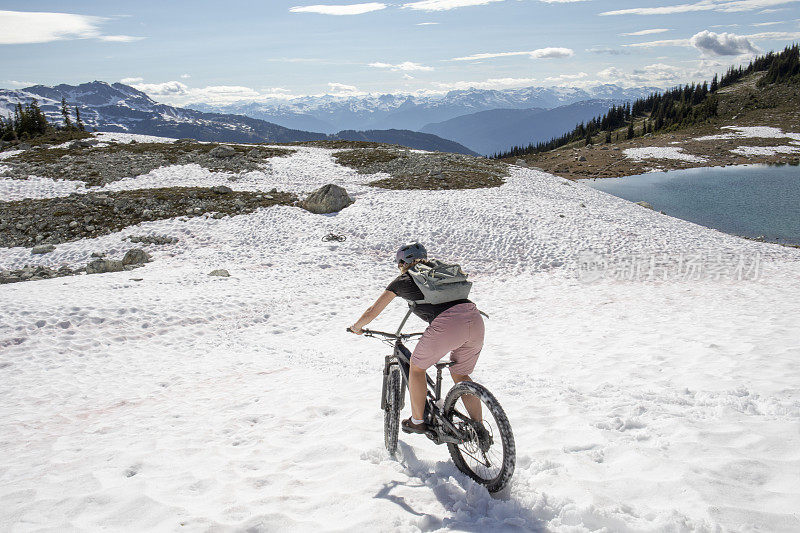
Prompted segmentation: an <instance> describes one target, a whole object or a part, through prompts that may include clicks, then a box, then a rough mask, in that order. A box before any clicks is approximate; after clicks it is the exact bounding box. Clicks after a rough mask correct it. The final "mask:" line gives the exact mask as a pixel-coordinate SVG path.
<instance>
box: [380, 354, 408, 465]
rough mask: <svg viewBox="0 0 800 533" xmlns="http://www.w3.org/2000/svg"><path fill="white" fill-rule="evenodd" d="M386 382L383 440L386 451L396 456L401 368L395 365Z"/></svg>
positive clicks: (400, 401)
mask: <svg viewBox="0 0 800 533" xmlns="http://www.w3.org/2000/svg"><path fill="white" fill-rule="evenodd" d="M386 379H387V383H386V410H385V411H384V412H383V442H384V444H385V445H386V451H387V452H389V455H391V456H394V454H395V452H396V451H397V432H398V430H399V429H400V409H401V408H402V405H401V403H402V394H403V388H402V387H403V378H402V377H401V375H400V368H398V367H397V365H394V366H392V367H391V369H390V370H389V375H388V376H387V378H386Z"/></svg>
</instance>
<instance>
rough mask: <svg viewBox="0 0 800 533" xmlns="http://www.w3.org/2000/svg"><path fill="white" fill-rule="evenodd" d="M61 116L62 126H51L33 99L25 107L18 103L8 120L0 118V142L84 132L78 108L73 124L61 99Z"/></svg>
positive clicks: (68, 110)
mask: <svg viewBox="0 0 800 533" xmlns="http://www.w3.org/2000/svg"><path fill="white" fill-rule="evenodd" d="M61 116H62V118H63V120H64V124H63V125H62V124H53V123H51V122H49V121H48V120H47V117H46V116H45V114H44V113H43V112H42V109H41V108H40V107H39V102H38V101H37V100H36V99H35V98H34V99H33V100H31V102H30V103H27V104H25V105H22V103H19V102H18V103H17V105H16V106H15V107H14V113H13V114H12V115H11V116H9V117H8V118H3V117H2V116H0V140H2V141H25V140H28V139H33V138H35V137H40V136H42V135H47V134H49V133H54V132H83V131H86V126H85V125H84V124H83V120H82V119H81V110H80V108H79V107H78V106H75V122H73V121H72V116H71V113H70V108H69V106H68V105H67V101H66V99H65V98H61Z"/></svg>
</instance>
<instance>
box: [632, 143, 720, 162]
mask: <svg viewBox="0 0 800 533" xmlns="http://www.w3.org/2000/svg"><path fill="white" fill-rule="evenodd" d="M622 153H623V154H625V157H627V158H628V159H634V160H637V161H641V160H642V159H677V160H680V161H688V162H690V163H695V162H698V163H702V162H703V161H706V159H705V158H703V157H700V156H696V155H692V154H687V153H684V151H683V148H678V147H675V146H645V147H642V148H627V149H625V150H623V151H622Z"/></svg>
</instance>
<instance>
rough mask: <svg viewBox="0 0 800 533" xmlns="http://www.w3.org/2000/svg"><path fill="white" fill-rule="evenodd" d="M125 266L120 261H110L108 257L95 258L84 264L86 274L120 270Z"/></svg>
mask: <svg viewBox="0 0 800 533" xmlns="http://www.w3.org/2000/svg"><path fill="white" fill-rule="evenodd" d="M123 270H125V266H124V265H123V264H122V261H112V260H110V259H95V260H94V261H92V262H91V263H89V264H88V265H86V273H87V274H104V273H106V272H122V271H123Z"/></svg>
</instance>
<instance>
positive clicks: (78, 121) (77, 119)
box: [75, 106, 86, 131]
mask: <svg viewBox="0 0 800 533" xmlns="http://www.w3.org/2000/svg"><path fill="white" fill-rule="evenodd" d="M75 124H76V125H77V126H78V130H80V131H86V128H84V127H83V122H81V110H80V108H79V107H78V106H75Z"/></svg>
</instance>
